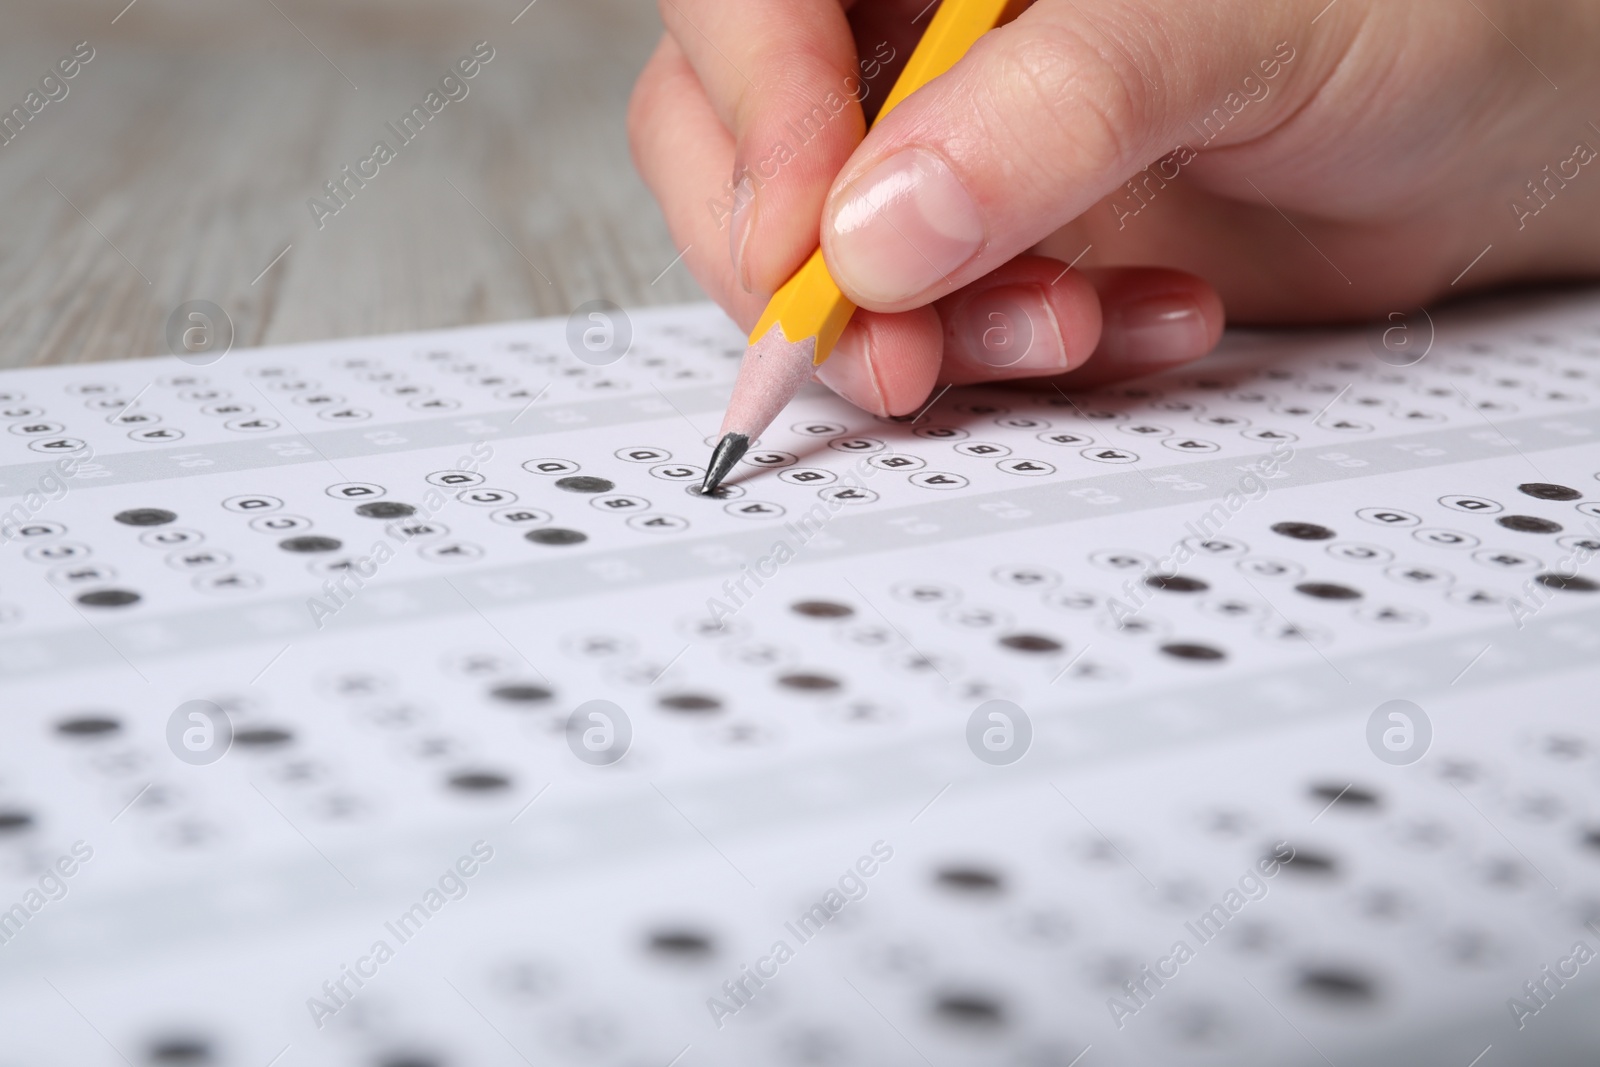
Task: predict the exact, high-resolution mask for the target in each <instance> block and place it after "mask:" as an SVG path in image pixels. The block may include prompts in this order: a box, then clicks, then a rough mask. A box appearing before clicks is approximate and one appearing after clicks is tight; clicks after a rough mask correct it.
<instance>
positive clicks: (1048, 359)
mask: <svg viewBox="0 0 1600 1067" xmlns="http://www.w3.org/2000/svg"><path fill="white" fill-rule="evenodd" d="M948 330H949V341H950V343H949V344H947V345H946V346H945V357H946V358H947V359H952V360H954V361H955V362H957V363H959V364H961V365H962V366H963V367H965V368H966V369H968V370H970V371H973V372H976V373H979V374H981V375H982V376H984V377H986V378H1010V377H1020V376H1023V375H1025V374H1030V373H1054V372H1059V371H1064V370H1066V369H1067V345H1066V342H1065V341H1063V340H1062V339H1061V327H1060V324H1058V323H1057V322H1056V316H1055V312H1054V311H1053V310H1052V309H1051V307H1050V304H1049V301H1047V300H1046V299H1045V294H1044V291H1043V290H1041V289H1040V288H1039V287H1038V286H1034V285H1001V286H996V287H995V288H993V289H986V290H984V291H983V292H981V293H978V294H976V295H974V296H973V297H972V298H971V299H970V300H968V301H967V302H966V303H964V304H962V305H961V307H960V308H959V310H957V312H956V314H955V316H954V320H953V321H952V322H951V323H950V325H949V327H948Z"/></svg>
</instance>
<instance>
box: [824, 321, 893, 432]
mask: <svg viewBox="0 0 1600 1067" xmlns="http://www.w3.org/2000/svg"><path fill="white" fill-rule="evenodd" d="M816 378H817V381H819V382H821V383H822V384H823V385H826V386H827V387H828V388H829V389H832V390H833V391H834V392H836V393H838V394H839V395H840V396H842V397H843V398H844V399H846V400H848V401H850V403H852V404H854V405H855V406H856V407H858V408H860V409H862V410H863V411H870V412H872V414H874V415H887V414H889V408H888V406H887V405H886V404H884V402H883V390H882V389H880V388H879V387H878V372H877V369H876V368H875V367H873V365H872V345H871V344H870V343H869V342H868V340H867V331H866V329H865V328H864V327H862V326H859V325H857V324H856V323H853V322H852V323H850V324H849V325H848V326H846V327H845V328H844V333H842V334H840V335H839V341H838V343H837V344H835V345H834V346H833V354H832V355H831V356H829V357H828V358H827V359H826V360H824V361H823V363H822V366H820V367H818V368H817V371H816Z"/></svg>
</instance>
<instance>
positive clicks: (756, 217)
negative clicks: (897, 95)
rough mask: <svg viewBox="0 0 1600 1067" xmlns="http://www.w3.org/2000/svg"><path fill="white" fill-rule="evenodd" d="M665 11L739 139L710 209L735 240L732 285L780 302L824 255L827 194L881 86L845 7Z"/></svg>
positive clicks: (778, 0) (804, 3)
mask: <svg viewBox="0 0 1600 1067" xmlns="http://www.w3.org/2000/svg"><path fill="white" fill-rule="evenodd" d="M660 7H661V17H662V21H663V22H665V24H666V26H667V30H668V32H669V33H671V34H672V36H673V38H674V39H675V40H676V41H677V42H678V45H679V47H680V48H681V49H682V50H683V54H684V56H685V57H686V58H687V59H688V61H689V64H690V66H691V67H692V68H693V70H694V72H695V74H696V75H697V76H698V77H699V79H700V83H701V85H702V86H704V88H705V90H706V95H707V97H708V99H709V100H710V102H711V105H712V107H713V109H714V110H715V111H716V113H717V115H718V116H719V117H720V118H721V119H722V121H723V123H724V124H725V125H726V126H727V127H728V129H729V130H730V131H731V132H732V133H733V136H734V141H735V149H734V166H733V173H732V174H730V175H729V182H728V185H727V186H726V187H725V188H724V189H723V190H721V193H722V195H721V196H720V197H719V198H718V199H717V200H716V201H714V202H713V203H712V204H710V205H708V207H709V209H710V210H711V211H712V213H713V214H714V216H715V217H716V222H717V226H718V229H719V230H720V231H722V232H725V233H726V234H727V235H728V237H727V240H728V248H729V254H730V256H731V257H732V260H733V263H734V275H735V277H736V279H737V280H738V281H739V283H740V285H741V286H742V287H743V288H744V289H745V290H746V291H748V292H752V293H758V294H762V295H768V294H771V293H773V292H775V291H776V290H777V288H778V286H779V285H781V284H782V283H783V282H784V280H785V279H786V278H788V276H789V275H790V274H792V273H794V271H795V270H796V269H797V268H798V267H799V266H800V264H801V263H802V262H803V261H804V259H805V257H806V256H808V255H810V254H811V252H812V250H813V249H815V248H816V247H817V239H818V232H819V230H818V224H819V221H820V219H821V217H822V203H823V200H824V198H825V197H826V196H827V193H828V187H829V185H831V184H832V182H833V179H834V178H835V176H837V175H838V173H839V168H840V167H841V166H843V165H844V161H845V160H846V159H848V158H849V156H850V153H851V151H852V150H854V148H855V146H856V145H857V144H858V143H859V142H860V140H861V137H862V134H863V133H864V132H865V130H866V123H865V121H864V119H863V118H862V111H861V99H862V98H863V97H864V96H865V95H866V93H867V92H868V91H870V89H871V87H872V83H871V81H870V80H869V79H867V78H865V77H864V75H865V73H866V71H865V70H864V69H863V68H862V66H861V65H859V64H858V61H857V59H856V53H855V42H854V40H853V38H852V37H851V32H850V24H849V22H848V21H847V20H846V18H845V13H844V8H843V7H842V6H841V4H840V2H839V0H762V2H761V3H740V2H732V3H730V2H728V0H660ZM881 78H882V80H884V81H887V75H881ZM884 91H885V92H886V91H887V90H886V89H885V90H884Z"/></svg>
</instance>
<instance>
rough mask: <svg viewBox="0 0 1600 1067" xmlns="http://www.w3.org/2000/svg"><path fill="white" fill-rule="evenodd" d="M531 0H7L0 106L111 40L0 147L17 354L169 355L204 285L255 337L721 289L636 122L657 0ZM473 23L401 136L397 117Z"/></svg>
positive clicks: (3, 342)
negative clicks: (644, 163)
mask: <svg viewBox="0 0 1600 1067" xmlns="http://www.w3.org/2000/svg"><path fill="white" fill-rule="evenodd" d="M526 2H527V0H135V2H134V4H133V5H132V6H131V7H128V8H126V9H124V8H123V4H124V3H126V0H6V2H5V4H4V5H3V9H0V72H3V73H0V114H3V113H9V112H10V110H11V108H13V107H20V106H25V99H24V98H25V97H26V95H27V93H28V92H29V91H30V90H31V89H35V88H36V87H37V85H38V83H39V81H40V79H41V78H42V77H43V76H44V75H46V74H47V73H48V72H50V71H51V70H52V69H53V68H54V67H55V65H56V63H57V61H58V60H60V59H61V58H63V57H66V56H69V55H70V54H71V53H72V51H73V46H74V45H75V44H76V43H77V42H79V41H88V42H89V44H90V45H91V46H92V47H93V49H94V57H93V59H91V60H90V61H89V62H88V63H87V64H86V65H84V66H83V67H82V69H81V70H80V71H79V72H78V73H77V75H76V77H74V78H72V79H71V80H70V81H66V82H65V83H64V84H65V87H66V89H67V94H66V96H64V97H62V98H61V99H59V100H50V101H47V102H46V103H45V104H44V105H43V106H42V107H41V108H40V109H39V111H38V113H37V114H36V115H33V116H32V117H31V119H30V120H29V121H28V122H26V123H25V124H21V123H15V122H14V125H15V126H17V128H18V129H19V130H20V132H18V133H17V134H16V135H15V136H14V137H13V138H12V139H11V140H10V141H9V142H8V143H5V144H3V145H0V366H24V365H29V364H41V363H67V362H80V361H89V360H103V359H125V358H132V357H138V356H148V355H153V354H157V353H163V352H165V351H167V342H166V322H167V319H168V317H169V315H170V314H171V312H172V311H173V309H174V308H176V307H177V306H178V305H179V304H182V303H184V302H185V301H190V300H209V301H212V302H214V303H216V304H217V305H219V306H220V307H222V308H223V309H224V310H225V311H226V312H227V314H228V316H229V317H230V318H231V319H232V322H233V324H234V328H235V336H236V340H235V344H236V345H237V346H248V345H261V344H274V343H282V342H292V341H306V340H315V339H320V338H331V337H346V336H352V335H361V334H373V333H386V332H392V331H397V330H413V329H428V328H439V327H450V326H459V325H465V324H470V323H477V322H491V321H500V320H506V319H519V318H529V317H533V316H540V315H555V314H565V313H567V312H569V311H570V310H572V309H573V308H574V307H576V306H577V305H579V304H580V303H583V302H584V301H587V300H591V299H595V298H602V297H603V298H606V299H610V300H613V301H615V302H616V303H618V304H621V305H623V306H625V307H626V306H633V305H639V304H652V303H670V302H678V301H683V300H692V299H697V298H699V296H700V292H699V289H698V287H697V286H696V285H695V284H694V282H693V280H692V279H691V278H690V277H689V275H688V272H687V271H686V270H685V269H684V268H683V266H682V265H681V264H679V265H676V266H672V267H671V268H670V269H667V268H668V265H669V264H671V263H672V261H673V259H674V257H675V256H676V254H677V250H676V249H675V248H673V246H672V244H671V242H670V240H669V238H668V236H667V232H666V228H665V226H664V225H663V223H662V221H661V218H660V215H659V213H658V212H657V210H656V207H655V205H654V203H653V202H652V200H651V199H650V197H649V195H648V193H647V192H646V191H645V189H644V187H643V185H642V184H641V183H640V181H639V179H638V177H637V176H636V175H635V173H634V170H633V166H632V163H631V161H630V159H629V156H628V147H627V138H626V133H625V130H624V121H623V119H624V113H625V109H626V105H627V98H628V92H629V88H630V86H631V85H632V82H633V78H634V75H635V74H636V73H637V71H638V69H639V68H640V66H641V65H642V64H643V62H644V59H645V57H646V56H647V55H648V54H649V51H650V49H651V47H652V46H653V44H654V41H655V38H656V35H657V33H658V32H659V22H658V19H657V17H656V14H655V9H654V5H653V4H649V3H647V2H645V0H537V2H535V3H533V4H532V5H531V6H528V7H526V8H524V6H523V5H524V4H525V3H526ZM119 12H120V14H119ZM478 41H486V42H488V44H489V46H490V47H492V48H493V49H494V56H493V59H492V60H490V61H489V62H488V63H487V64H486V65H484V66H482V68H481V70H480V71H479V72H478V74H477V76H476V77H474V78H472V79H471V80H470V81H466V82H464V84H465V86H466V88H467V95H466V96H465V97H464V98H462V99H460V100H447V102H446V103H445V104H444V105H443V106H442V107H441V108H440V110H439V112H438V114H436V115H431V116H430V118H429V121H428V122H427V123H426V125H425V126H423V127H422V129H421V132H420V133H418V134H417V135H416V136H415V138H414V139H413V140H412V141H411V142H410V143H409V144H404V145H401V142H400V141H399V139H398V138H397V137H395V136H394V135H393V134H392V133H391V132H390V131H389V130H388V129H387V128H386V126H385V124H386V123H388V122H394V123H396V124H397V125H398V124H399V121H400V119H401V117H402V116H403V115H405V114H406V113H408V112H409V111H410V109H411V108H412V107H413V106H415V105H424V106H425V105H426V103H427V102H426V100H425V97H426V95H427V93H428V92H429V90H430V89H436V88H437V87H439V86H440V84H441V80H442V79H443V78H444V76H445V75H446V74H447V73H448V71H449V68H450V67H451V65H452V64H454V63H456V62H457V61H458V60H459V59H461V58H462V57H464V56H467V55H468V54H469V53H470V52H471V51H472V49H473V46H474V44H475V43H476V42H478ZM47 88H48V89H49V90H50V92H51V93H52V94H59V92H60V88H59V86H58V85H56V84H55V83H51V84H49V85H48V86H47ZM447 88H449V89H450V91H451V93H459V92H460V89H459V88H457V87H455V86H454V85H452V86H449V87H447ZM441 95H443V94H441ZM417 125H421V124H420V123H417ZM380 137H381V138H383V139H385V140H386V141H388V142H389V143H390V145H391V147H396V146H398V147H396V152H395V158H394V159H393V160H391V161H390V162H388V163H386V164H381V165H380V166H378V168H377V173H376V176H375V177H373V178H372V179H371V180H369V181H367V182H366V183H365V185H364V186H358V185H356V184H355V183H354V182H349V181H347V182H346V184H345V189H346V190H347V191H348V196H347V198H346V203H345V205H344V206H343V207H342V208H341V209H340V210H339V211H338V213H337V214H334V215H324V217H323V218H322V219H321V220H320V221H321V226H320V228H319V225H318V220H317V219H316V218H315V217H314V215H313V212H312V211H311V210H310V208H309V207H308V203H307V202H308V200H309V199H310V198H312V197H314V196H321V197H322V198H323V200H324V202H325V203H328V204H332V203H333V201H331V200H330V199H329V198H328V197H327V196H326V193H325V192H324V189H323V186H324V183H325V182H328V181H330V180H333V179H336V178H341V179H342V175H341V174H340V169H341V168H342V167H345V166H349V167H351V168H352V169H353V170H355V169H356V168H358V166H360V165H361V163H360V161H362V160H366V159H368V158H369V157H371V155H372V150H373V145H374V142H375V141H376V140H378V139H379V138H380ZM369 173H370V169H369ZM663 271H665V273H663ZM658 275H659V277H658Z"/></svg>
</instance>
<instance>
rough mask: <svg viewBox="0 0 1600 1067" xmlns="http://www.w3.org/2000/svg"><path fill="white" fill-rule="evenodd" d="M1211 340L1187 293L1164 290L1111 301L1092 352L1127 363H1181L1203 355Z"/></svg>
mask: <svg viewBox="0 0 1600 1067" xmlns="http://www.w3.org/2000/svg"><path fill="white" fill-rule="evenodd" d="M1210 340H1211V338H1210V335H1209V334H1208V333H1207V331H1206V321H1205V317H1204V316H1203V315H1202V314H1201V313H1200V306H1199V305H1198V304H1196V303H1195V302H1194V301H1193V300H1191V299H1189V298H1188V297H1186V296H1181V295H1179V294H1176V293H1163V294H1160V295H1158V296H1147V297H1145V298H1143V299H1142V300H1134V301H1131V302H1129V303H1126V304H1116V305H1114V307H1113V309H1112V311H1111V314H1109V315H1108V316H1106V321H1105V326H1104V328H1103V329H1102V331H1101V334H1100V344H1099V346H1098V348H1097V349H1096V350H1095V355H1096V356H1097V357H1103V356H1109V357H1111V358H1112V359H1116V360H1124V361H1126V362H1129V363H1182V362H1184V361H1186V360H1191V359H1194V358H1196V357H1198V356H1201V355H1203V354H1204V353H1205V351H1206V349H1207V347H1208V346H1209V343H1210Z"/></svg>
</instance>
